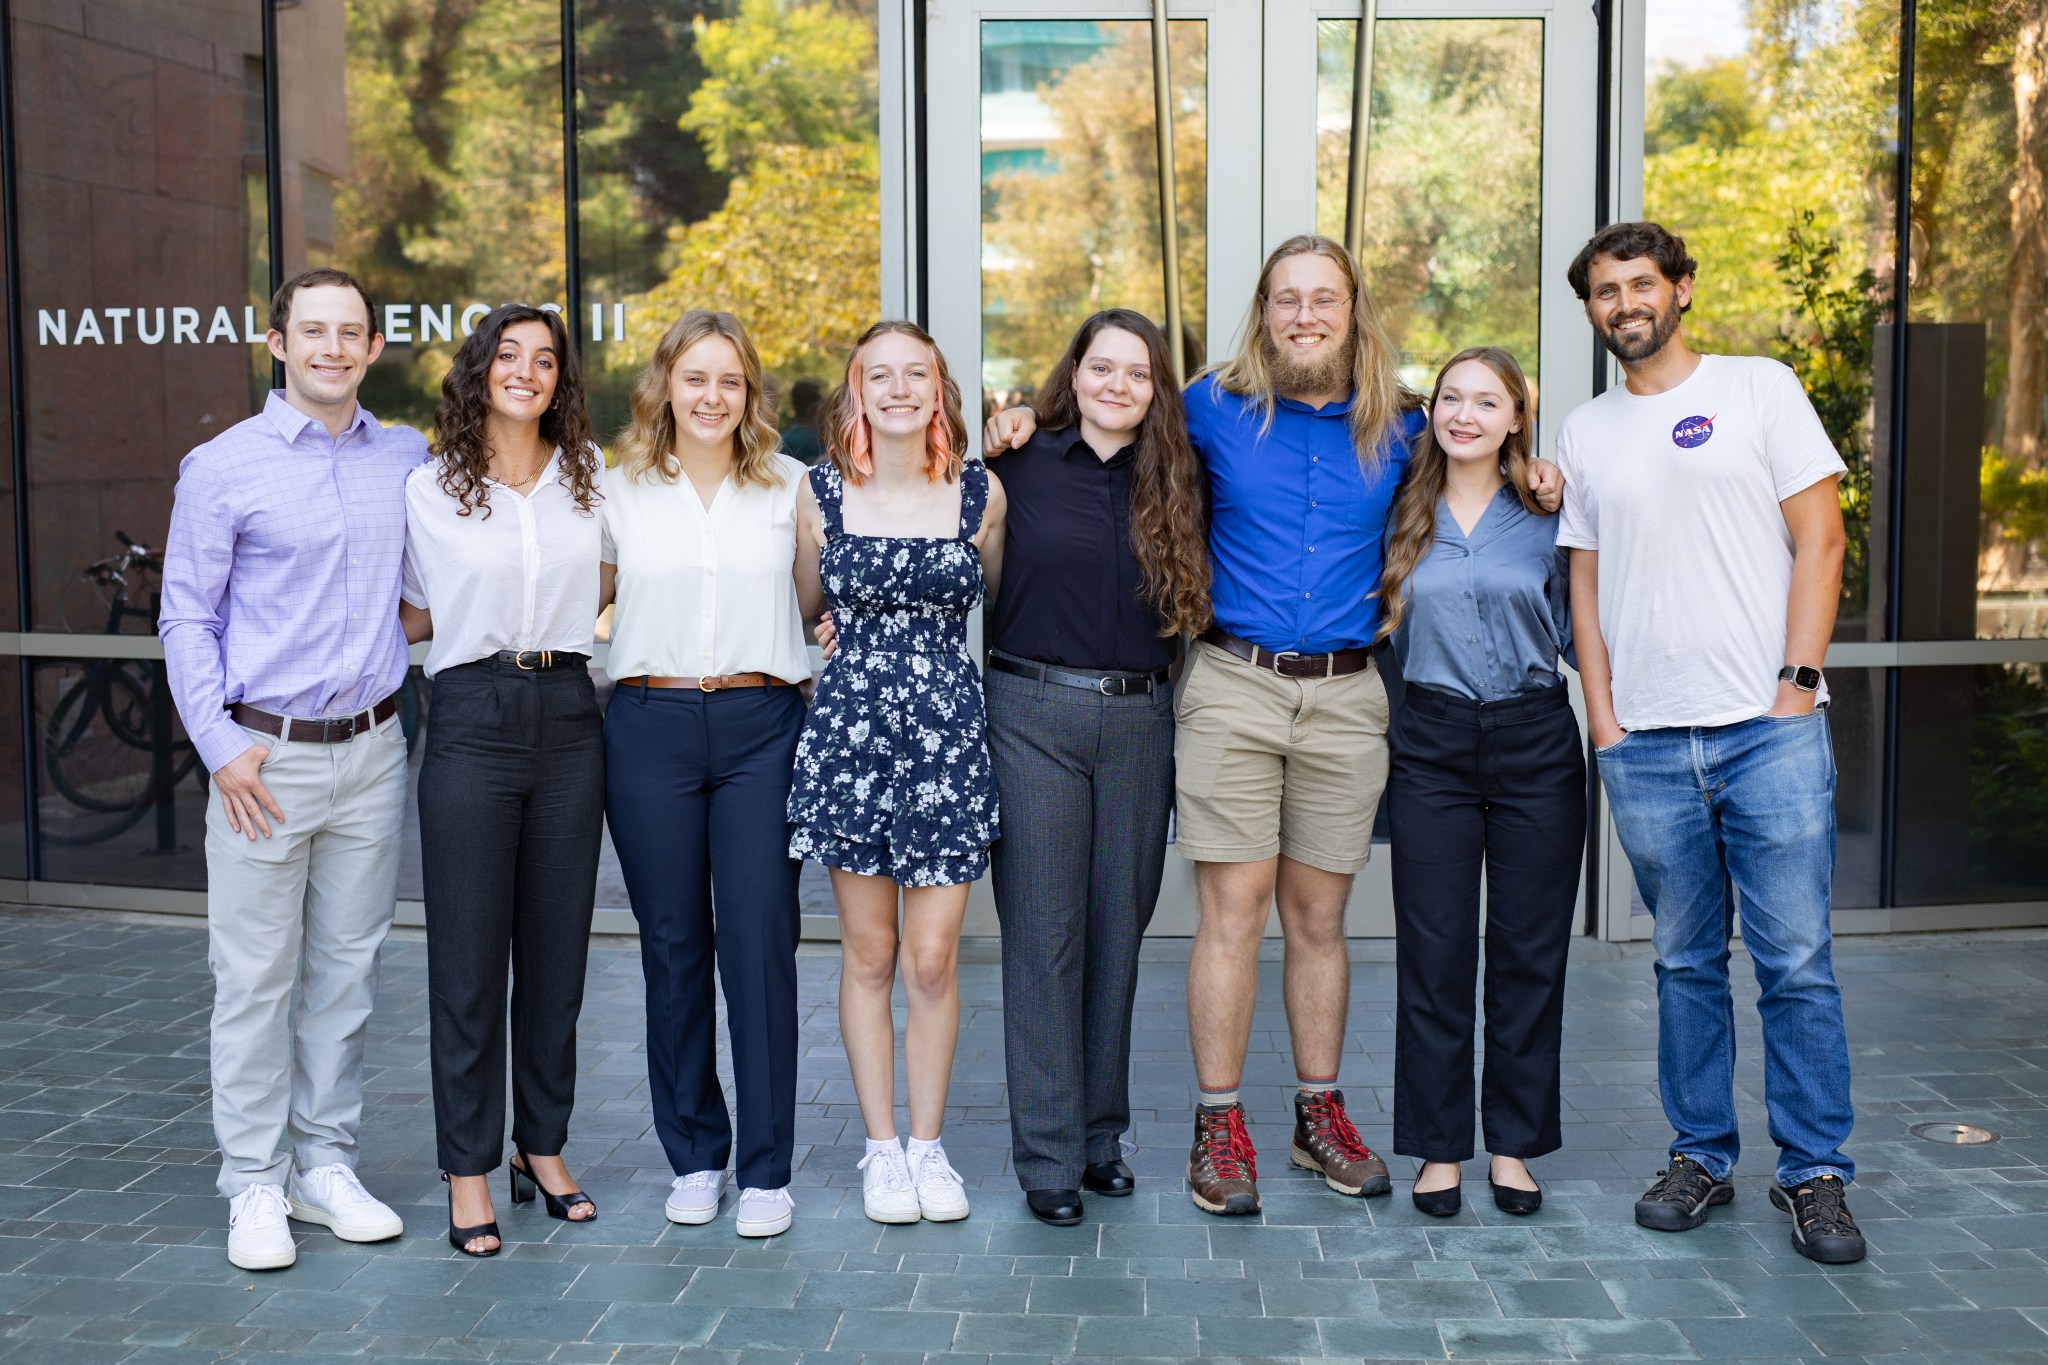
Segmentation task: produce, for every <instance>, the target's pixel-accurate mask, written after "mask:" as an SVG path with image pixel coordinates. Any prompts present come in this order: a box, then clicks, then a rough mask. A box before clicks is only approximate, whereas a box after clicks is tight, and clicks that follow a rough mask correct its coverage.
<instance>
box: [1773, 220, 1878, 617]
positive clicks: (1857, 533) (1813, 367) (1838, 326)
mask: <svg viewBox="0 0 2048 1365" xmlns="http://www.w3.org/2000/svg"><path fill="white" fill-rule="evenodd" d="M1842 252H1843V248H1842V241H1841V238H1840V237H1838V236H1836V235H1834V234H1832V233H1821V232H1818V231H1816V230H1815V228H1814V214H1813V211H1812V210H1811V209H1808V210H1806V211H1805V212H1803V213H1801V214H1800V215H1799V221H1798V222H1796V223H1794V224H1793V225H1792V226H1791V227H1790V228H1789V229H1787V230H1786V233H1785V249H1784V250H1783V251H1782V252H1780V253H1779V254H1778V258H1777V269H1778V278H1779V279H1780V280H1781V281H1782V282H1783V284H1784V287H1785V290H1786V292H1787V294H1788V295H1790V297H1791V299H1792V301H1793V306H1792V315H1791V317H1790V318H1788V319H1787V320H1786V321H1785V322H1784V323H1783V324H1781V325H1780V327H1779V329H1778V337H1777V344H1776V350H1777V353H1778V358H1779V359H1780V360H1783V361H1784V362H1785V363H1786V364H1787V365H1790V366H1791V367H1792V371H1793V373H1794V374H1797V375H1798V376H1799V382H1800V384H1801V386H1803V387H1804V388H1805V390H1806V396H1807V398H1808V399H1809V400H1810V401H1811V402H1812V403H1813V409H1814V412H1815V413H1816V414H1817V415H1818V416H1819V418H1820V423H1821V426H1822V427H1823V428H1825V429H1826V431H1827V433H1828V439H1829V440H1830V441H1832V442H1833V443H1834V446H1835V451H1836V453H1837V454H1839V455H1840V456H1841V457H1842V463H1843V464H1845V465H1847V466H1848V467H1849V472H1848V473H1847V474H1846V475H1845V476H1844V477H1843V479H1842V481H1841V484H1840V487H1839V492H1840V496H1841V502H1842V523H1843V526H1844V528H1845V530H1846V531H1847V533H1848V537H1849V548H1848V553H1847V555H1846V557H1845V559H1844V562H1843V565H1842V598H1843V601H1844V602H1846V603H1849V604H1851V609H1852V610H1853V609H1854V604H1858V603H1861V602H1862V601H1864V600H1865V594H1866V592H1867V591H1868V584H1869V574H1870V556H1869V543H1870V441H1871V426H1872V412H1871V396H1872V390H1873V375H1874V367H1873V365H1872V361H1873V359H1874V353H1873V347H1874V346H1875V343H1876V336H1877V324H1878V323H1879V321H1881V320H1883V319H1884V318H1886V317H1888V316H1889V314H1890V310H1891V300H1890V298H1889V296H1888V295H1887V294H1886V293H1885V292H1884V291H1883V290H1881V289H1880V288H1879V286H1878V283H1877V276H1876V274H1875V273H1874V272H1873V271H1872V270H1871V269H1870V267H1868V266H1864V267H1862V268H1861V269H1858V270H1856V271H1854V272H1853V273H1851V272H1850V270H1849V268H1848V265H1847V264H1846V263H1845V262H1844V261H1843V259H1842ZM1845 277H1846V278H1845Z"/></svg>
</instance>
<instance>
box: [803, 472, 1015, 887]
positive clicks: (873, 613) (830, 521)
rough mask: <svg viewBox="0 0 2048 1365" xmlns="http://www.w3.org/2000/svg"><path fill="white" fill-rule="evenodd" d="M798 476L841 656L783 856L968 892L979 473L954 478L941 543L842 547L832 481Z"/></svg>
mask: <svg viewBox="0 0 2048 1365" xmlns="http://www.w3.org/2000/svg"><path fill="white" fill-rule="evenodd" d="M809 477H810V480H811V491H812V493H814V494H815V495H816V496H817V499H818V509H819V511H820V512H822V513H823V514H824V520H825V544H824V548H823V549H822V550H821V551H820V553H819V564H818V567H819V572H820V575H821V577H822V578H823V580H824V585H825V595H826V597H827V598H828V599H829V600H830V601H831V604H832V620H833V623H834V624H835V625H837V626H838V628H839V646H838V648H837V650H835V651H834V653H833V655H832V660H831V662H830V663H828V664H826V665H825V673H824V676H823V677H821V678H820V679H819V680H818V688H817V695H816V696H815V697H813V698H812V700H811V710H810V714H809V716H807V717H806V718H805V720H804V731H803V737H802V739H801V740H799V741H798V743H797V750H796V775H795V780H794V781H793V782H792V784H791V786H790V791H789V819H790V823H791V824H792V825H793V826H795V828H794V830H793V832H792V833H791V835H790V840H789V856H790V857H792V858H816V859H817V860H818V861H819V862H822V863H824V864H825V865H826V866H827V867H836V868H840V869H842V870H844V871H847V872H858V873H864V874H866V875H867V876H871V877H892V878H894V879H895V880H896V881H897V882H899V883H900V884H902V885H904V886H953V885H958V884H959V883H962V882H971V881H974V880H976V879H978V878H979V877H980V876H981V875H982V873H984V872H985V871H987V869H988V846H989V845H990V844H991V843H993V842H994V841H995V837H996V785H995V778H994V776H993V774H992V773H991V771H990V769H989V761H988V739H987V726H986V724H985V721H984V717H983V712H982V701H981V674H980V671H979V670H978V669H977V668H976V667H975V666H974V660H973V658H972V657H971V656H969V654H968V652H967V613H968V612H969V611H971V610H973V609H974V607H975V606H976V605H977V604H979V603H980V601H981V598H982V580H981V554H980V552H979V551H978V550H976V549H975V547H974V542H973V539H972V537H973V536H974V533H975V532H976V531H978V530H979V529H980V528H981V516H982V511H983V509H984V508H985V507H986V506H987V505H988V470H987V469H986V468H984V467H983V466H982V465H981V464H980V462H978V461H969V462H968V463H967V465H966V466H965V467H964V468H963V469H962V470H961V472H960V534H959V535H957V536H956V537H954V538H953V539H951V540H941V539H939V538H937V537H933V536H856V535H848V534H847V533H846V530H845V527H844V524H843V521H842V516H841V512H842V499H843V496H844V493H845V484H844V483H843V482H842V480H841V478H840V475H839V471H838V469H836V468H834V467H833V466H832V465H831V464H829V463H821V464H817V465H814V466H812V468H811V470H810V473H809Z"/></svg>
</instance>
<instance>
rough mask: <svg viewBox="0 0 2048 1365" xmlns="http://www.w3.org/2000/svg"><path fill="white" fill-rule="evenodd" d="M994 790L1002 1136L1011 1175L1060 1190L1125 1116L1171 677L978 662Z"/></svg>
mask: <svg viewBox="0 0 2048 1365" xmlns="http://www.w3.org/2000/svg"><path fill="white" fill-rule="evenodd" d="M985 691H986V695H987V700H988V748H989V758H990V760H991V762H992V764H993V766H994V769H995V776H996V785H997V789H998V791H999V794H1000V796H1001V800H1002V816H1001V820H1002V826H1001V837H1000V838H999V839H998V840H997V842H996V843H995V845H994V846H993V847H992V848H991V849H990V850H989V851H990V854H991V856H992V858H993V862H994V868H993V871H994V878H995V894H996V915H997V917H998V919H999V920H1000V921H1001V923H1002V932H1003V1054H1004V1058H1005V1062H1006V1065H1007V1074H1008V1077H1009V1096H1010V1147H1011V1157H1012V1162H1013V1164H1014V1165H1015V1167H1016V1171H1017V1183H1018V1184H1019V1185H1021V1186H1023V1187H1024V1188H1025V1189H1026V1190H1071V1189H1077V1188H1079V1186H1080V1184H1081V1168H1082V1166H1083V1165H1084V1164H1089V1163H1093V1162H1098V1161H1113V1160H1116V1159H1117V1158H1118V1157H1119V1156H1120V1155H1121V1148H1120V1147H1119V1145H1118V1141H1117V1139H1118V1138H1120V1137H1121V1136H1122V1135H1123V1133H1124V1130H1125V1129H1127V1128H1129V1127H1130V1126H1131V1087H1130V1071H1131V1008H1132V1003H1133V1001H1134V999H1135V998H1136V995H1137V989H1138V945H1139V943H1140V941H1141V940H1142V939H1143V938H1144V936H1145V926H1146V925H1147V924H1150V923H1151V922H1152V911H1153V907H1154V906H1156V905H1157V904H1158V901H1159V881H1160V877H1161V874H1162V872H1163V870H1164V866H1165V862H1166V821H1167V816H1168V814H1169V813H1170V812H1171V811H1172V810H1173V693H1172V690H1171V689H1170V688H1165V687H1162V688H1159V689H1158V690H1157V691H1156V692H1153V693H1151V694H1149V695H1147V694H1135V695H1132V696H1126V697H1105V696H1102V695H1100V694H1099V693H1095V692H1089V691H1084V690H1082V689H1080V688H1075V687H1065V686H1061V685H1059V684H1056V683H1046V682H1040V681H1037V680H1034V679H1031V678H1022V677H1018V676H1016V675H1014V674H1009V673H997V672H993V671H991V672H990V673H989V674H988V675H987V680H986V687H985Z"/></svg>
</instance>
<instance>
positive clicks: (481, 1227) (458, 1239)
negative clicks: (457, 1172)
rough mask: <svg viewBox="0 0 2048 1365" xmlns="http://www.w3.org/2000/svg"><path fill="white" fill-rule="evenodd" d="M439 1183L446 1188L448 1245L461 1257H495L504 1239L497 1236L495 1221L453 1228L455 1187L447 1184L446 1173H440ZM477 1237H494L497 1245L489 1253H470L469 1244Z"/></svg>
mask: <svg viewBox="0 0 2048 1365" xmlns="http://www.w3.org/2000/svg"><path fill="white" fill-rule="evenodd" d="M441 1183H442V1184H444V1185H447V1186H448V1245H449V1246H452V1247H454V1248H455V1249H456V1250H457V1251H459V1252H461V1253H462V1254H463V1255H465V1256H474V1257H476V1258H477V1259H478V1260H480V1261H481V1260H482V1259H484V1258H485V1257H486V1256H495V1255H497V1254H498V1253H499V1252H500V1251H502V1250H504V1248H505V1239H504V1238H503V1237H502V1236H499V1233H498V1224H497V1220H496V1219H493V1220H492V1221H490V1222H488V1223H478V1224H477V1225H476V1226H475V1227H473V1228H459V1227H456V1226H455V1186H454V1185H453V1184H451V1183H450V1182H449V1180H448V1172H446V1171H443V1172H441ZM479 1237H496V1238H497V1239H498V1245H496V1246H494V1247H492V1248H491V1249H490V1250H489V1251H471V1250H470V1249H469V1244H470V1243H471V1242H473V1241H475V1240H476V1239H477V1238H479Z"/></svg>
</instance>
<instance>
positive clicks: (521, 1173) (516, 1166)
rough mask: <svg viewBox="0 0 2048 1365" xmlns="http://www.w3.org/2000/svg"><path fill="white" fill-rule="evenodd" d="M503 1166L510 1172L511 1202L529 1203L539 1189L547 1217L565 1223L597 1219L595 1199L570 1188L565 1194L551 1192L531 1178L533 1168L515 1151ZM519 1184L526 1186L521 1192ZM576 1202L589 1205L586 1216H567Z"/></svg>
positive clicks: (589, 1221) (592, 1221)
mask: <svg viewBox="0 0 2048 1365" xmlns="http://www.w3.org/2000/svg"><path fill="white" fill-rule="evenodd" d="M505 1166H506V1168H507V1169H508V1170H509V1171H510V1172H511V1173H512V1202H513V1203H515V1204H528V1203H531V1202H533V1192H534V1191H535V1190H539V1191H540V1195H541V1198H542V1199H544V1200H546V1201H547V1206H548V1217H550V1218H559V1219H561V1220H562V1221H563V1222H565V1223H595V1222H596V1221H597V1201H596V1200H595V1199H592V1198H591V1197H590V1196H589V1195H587V1194H585V1193H584V1192H583V1191H581V1190H571V1191H569V1193H567V1194H555V1193H553V1192H552V1191H550V1190H549V1189H548V1187H547V1186H545V1185H543V1184H541V1183H540V1182H539V1181H538V1180H535V1179H534V1178H533V1169H532V1168H531V1167H530V1166H528V1165H527V1164H526V1163H525V1162H524V1161H523V1160H521V1159H520V1154H519V1153H517V1152H514V1153H513V1154H512V1156H511V1159H510V1160H508V1161H507V1162H506V1163H505ZM521 1186H526V1187H528V1188H526V1189H525V1190H524V1191H523V1192H522V1190H521ZM578 1204H588V1205H590V1214H589V1216H588V1217H585V1218H571V1217H570V1216H569V1210H570V1209H573V1208H575V1207H576V1206H577V1205H578Z"/></svg>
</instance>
